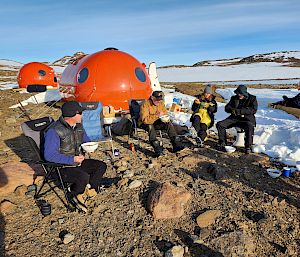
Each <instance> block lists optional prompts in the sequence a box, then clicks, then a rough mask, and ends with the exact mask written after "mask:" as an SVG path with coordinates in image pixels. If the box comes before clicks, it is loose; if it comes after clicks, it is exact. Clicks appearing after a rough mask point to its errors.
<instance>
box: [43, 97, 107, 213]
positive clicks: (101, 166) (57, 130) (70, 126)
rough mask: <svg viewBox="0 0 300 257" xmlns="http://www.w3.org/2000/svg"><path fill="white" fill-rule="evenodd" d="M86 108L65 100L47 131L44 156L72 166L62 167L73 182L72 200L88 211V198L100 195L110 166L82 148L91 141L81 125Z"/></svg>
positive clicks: (62, 173) (64, 178)
mask: <svg viewBox="0 0 300 257" xmlns="http://www.w3.org/2000/svg"><path fill="white" fill-rule="evenodd" d="M84 110H85V109H84V108H83V107H82V106H81V105H80V104H79V103H78V102H76V101H70V102H66V103H64V104H63V106H62V108H61V112H62V115H61V116H60V117H59V119H58V120H57V121H55V122H54V123H53V124H52V125H50V126H49V128H48V129H47V131H46V133H45V135H44V140H45V142H44V158H45V160H46V161H49V162H54V163H59V164H66V165H72V166H73V167H66V168H62V169H61V175H62V178H63V180H64V181H65V182H66V183H71V187H70V189H71V200H72V201H71V202H73V203H74V204H75V205H76V207H78V208H79V209H80V210H82V211H83V212H87V209H86V206H85V200H86V199H87V198H88V197H93V196H95V195H97V190H98V187H99V183H100V181H101V179H102V176H103V174H104V173H105V171H106V168H107V166H106V164H105V163H104V162H102V161H99V160H94V159H85V156H84V154H83V152H82V150H81V144H82V143H86V142H90V141H91V140H90V139H89V137H88V136H87V134H86V132H85V130H84V128H83V126H82V112H83V111H84Z"/></svg>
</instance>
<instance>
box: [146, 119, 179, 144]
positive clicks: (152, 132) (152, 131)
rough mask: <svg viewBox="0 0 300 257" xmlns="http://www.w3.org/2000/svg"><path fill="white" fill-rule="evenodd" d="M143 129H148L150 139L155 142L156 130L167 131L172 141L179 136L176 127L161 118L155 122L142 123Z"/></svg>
mask: <svg viewBox="0 0 300 257" xmlns="http://www.w3.org/2000/svg"><path fill="white" fill-rule="evenodd" d="M141 127H142V128H143V129H145V130H146V131H148V134H149V141H150V142H153V141H156V140H157V138H156V130H163V131H166V132H167V134H168V136H169V138H170V139H171V141H173V140H174V138H175V137H176V136H177V133H176V131H175V128H174V126H173V124H172V123H171V122H162V121H161V120H160V119H158V120H156V121H155V122H154V123H153V124H151V125H147V124H142V126H141Z"/></svg>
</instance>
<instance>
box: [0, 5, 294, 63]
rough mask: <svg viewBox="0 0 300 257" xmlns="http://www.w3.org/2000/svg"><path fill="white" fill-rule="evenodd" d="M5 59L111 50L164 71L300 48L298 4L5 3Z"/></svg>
mask: <svg viewBox="0 0 300 257" xmlns="http://www.w3.org/2000/svg"><path fill="white" fill-rule="evenodd" d="M0 33H1V40H0V46H1V47H0V59H10V60H16V61H20V62H23V63H26V62H30V61H55V60H57V59H59V58H61V57H63V56H65V55H73V54H74V53H75V52H77V51H83V52H85V53H94V52H97V51H100V50H102V49H104V48H106V47H116V48H118V49H120V50H122V51H125V52H128V53H130V54H132V55H133V56H135V57H136V58H137V59H139V60H140V61H141V62H145V63H147V64H148V63H149V62H151V61H155V62H156V63H157V65H158V66H161V65H171V64H187V65H191V64H193V63H196V62H198V61H201V60H207V59H222V58H231V57H240V56H248V55H252V54H255V53H267V52H273V51H283V50H300V1H299V0H269V1H268V0H260V1H258V0H251V1H234V0H233V1H225V0H224V1H213V0H210V1H209V0H207V1H206V0H203V1H202V0H195V1H189V0H185V1H184V0H160V1H159V0H148V1H144V0H127V1H126V0H123V1H114V0H94V1H89V0H72V1H67V0H58V1H53V0H52V1H48V0H25V1H24V0H1V8H0Z"/></svg>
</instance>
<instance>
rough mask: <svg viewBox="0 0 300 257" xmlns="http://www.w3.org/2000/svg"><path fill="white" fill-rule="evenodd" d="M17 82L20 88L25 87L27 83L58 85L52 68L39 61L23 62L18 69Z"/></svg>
mask: <svg viewBox="0 0 300 257" xmlns="http://www.w3.org/2000/svg"><path fill="white" fill-rule="evenodd" d="M18 84H19V87H20V88H27V87H28V86H29V85H36V86H39V85H40V86H52V87H58V83H57V77H56V74H55V72H54V70H53V68H51V67H49V66H48V65H46V64H44V63H40V62H30V63H27V64H25V65H24V66H23V67H22V68H21V69H20V71H19V74H18Z"/></svg>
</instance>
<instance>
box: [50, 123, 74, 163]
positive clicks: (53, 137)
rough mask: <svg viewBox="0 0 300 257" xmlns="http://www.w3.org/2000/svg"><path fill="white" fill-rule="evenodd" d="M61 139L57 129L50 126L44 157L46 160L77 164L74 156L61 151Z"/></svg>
mask: <svg viewBox="0 0 300 257" xmlns="http://www.w3.org/2000/svg"><path fill="white" fill-rule="evenodd" d="M59 148H60V139H59V136H58V134H57V133H56V131H55V129H53V128H50V129H49V130H48V131H47V132H46V134H45V144H44V158H45V160H46V161H49V162H54V163H61V164H67V165H76V163H75V162H74V156H68V155H65V154H62V153H60V152H59Z"/></svg>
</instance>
